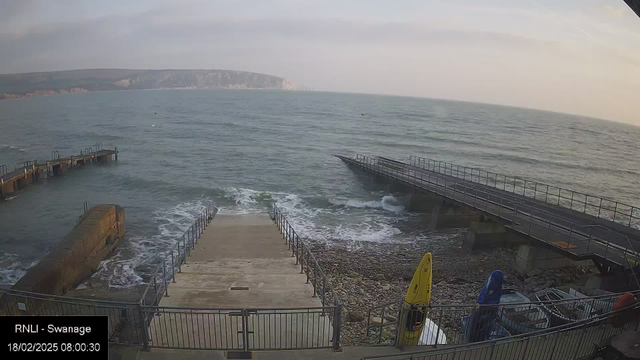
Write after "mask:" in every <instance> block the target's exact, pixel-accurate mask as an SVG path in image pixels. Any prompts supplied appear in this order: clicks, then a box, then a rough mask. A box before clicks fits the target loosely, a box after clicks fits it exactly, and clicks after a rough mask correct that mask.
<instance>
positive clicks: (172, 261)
mask: <svg viewBox="0 0 640 360" xmlns="http://www.w3.org/2000/svg"><path fill="white" fill-rule="evenodd" d="M217 213H218V208H217V207H215V206H213V205H208V206H207V207H206V208H205V209H204V210H202V211H201V212H200V213H199V214H198V215H197V216H196V219H195V220H194V222H193V224H191V226H190V227H189V229H188V230H187V231H186V232H185V233H184V234H182V237H180V239H178V241H177V243H176V244H175V245H174V246H173V248H172V249H171V250H169V251H168V252H167V253H166V254H164V255H163V256H162V257H161V259H160V263H159V264H158V265H156V267H155V268H154V269H153V270H152V272H151V278H150V280H149V282H148V284H147V286H146V287H145V289H144V292H143V293H142V297H141V299H140V302H141V304H142V305H152V306H155V305H158V304H159V303H160V299H162V297H163V296H169V283H170V282H176V276H175V275H176V272H181V271H182V264H185V263H186V262H187V257H188V256H189V255H191V250H193V249H194V248H195V246H196V244H197V243H198V239H199V238H200V236H201V235H202V233H203V232H204V230H205V229H206V228H207V226H208V225H209V223H210V222H211V221H212V220H213V218H214V217H215V216H216V214H217Z"/></svg>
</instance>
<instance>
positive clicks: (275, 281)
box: [170, 273, 306, 291]
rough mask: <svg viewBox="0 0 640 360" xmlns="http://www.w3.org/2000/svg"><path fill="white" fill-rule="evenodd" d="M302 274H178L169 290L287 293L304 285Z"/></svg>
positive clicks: (304, 280)
mask: <svg viewBox="0 0 640 360" xmlns="http://www.w3.org/2000/svg"><path fill="white" fill-rule="evenodd" d="M305 283H306V276H305V275H303V274H290V275H286V274H251V275H250V274H207V273H179V274H176V282H175V283H172V284H171V286H170V289H178V288H180V289H203V290H221V289H226V290H228V289H230V288H232V287H249V289H255V290H257V289H264V290H268V289H280V290H282V291H287V289H289V288H290V287H291V285H292V284H296V285H297V284H301V285H302V284H305Z"/></svg>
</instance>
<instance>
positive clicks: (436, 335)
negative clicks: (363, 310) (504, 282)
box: [366, 289, 640, 347]
mask: <svg viewBox="0 0 640 360" xmlns="http://www.w3.org/2000/svg"><path fill="white" fill-rule="evenodd" d="M510 291H511V290H509V289H505V290H504V292H503V294H506V293H507V292H510ZM511 292H512V291H511ZM631 293H632V294H634V295H636V296H638V295H640V291H634V292H631ZM623 294H624V293H617V294H609V295H601V296H594V297H588V298H573V299H561V300H548V299H545V301H530V302H512V303H502V304H499V305H478V304H466V305H415V306H411V307H408V306H407V305H404V304H403V303H402V302H401V303H388V304H384V305H379V306H376V307H373V308H370V309H369V311H368V314H367V330H366V331H367V334H366V335H367V338H366V340H367V344H370V345H389V346H397V347H402V346H404V345H407V344H411V345H419V346H433V347H439V346H450V345H459V344H466V343H472V342H478V341H484V340H489V339H491V340H493V339H497V338H505V337H511V336H515V335H519V334H523V333H528V332H535V331H538V330H544V329H553V328H555V327H558V326H562V325H565V324H567V323H571V322H576V321H580V320H584V319H588V318H592V317H596V316H598V315H601V314H605V313H608V312H610V311H611V310H612V308H613V303H614V302H615V301H616V300H618V299H619V298H620V296H622V295H623ZM418 313H419V314H421V315H420V316H419V318H420V320H421V321H423V322H424V327H426V328H428V330H427V333H425V334H422V333H420V334H417V333H416V334H411V333H408V332H407V327H408V326H407V321H410V320H412V319H414V320H415V319H416V318H417V316H416V314H418ZM409 328H410V327H409Z"/></svg>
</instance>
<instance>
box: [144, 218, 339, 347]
mask: <svg viewBox="0 0 640 360" xmlns="http://www.w3.org/2000/svg"><path fill="white" fill-rule="evenodd" d="M175 280H176V282H175V283H172V284H171V286H170V287H169V297H164V298H163V299H162V301H161V304H160V305H161V306H160V307H159V308H158V309H157V313H156V315H155V316H154V317H153V320H152V321H151V323H150V326H149V336H150V339H151V340H150V344H149V345H150V346H151V347H174V348H203V349H245V350H247V349H248V350H259V349H285V348H317V347H330V346H331V340H332V334H333V330H332V326H331V320H330V316H329V315H330V314H329V312H331V311H335V309H332V308H329V309H327V308H323V307H322V304H321V301H320V300H319V299H318V298H317V297H313V287H312V285H311V284H307V283H306V276H305V275H304V274H301V273H300V266H299V265H296V261H295V258H294V257H292V256H291V251H290V250H289V247H288V245H286V244H285V241H284V239H283V237H282V235H281V234H280V232H279V230H278V228H277V227H276V225H275V224H274V223H273V221H272V220H271V218H270V217H269V215H268V214H266V213H261V214H243V215H224V214H218V215H216V217H215V218H214V220H213V221H212V222H211V224H210V226H209V227H207V229H206V230H205V231H204V233H203V235H202V236H201V237H200V239H199V240H198V243H197V244H196V246H195V249H194V250H192V252H191V256H190V257H188V258H187V263H186V264H184V265H182V272H180V273H177V274H176V276H175ZM331 315H332V314H331Z"/></svg>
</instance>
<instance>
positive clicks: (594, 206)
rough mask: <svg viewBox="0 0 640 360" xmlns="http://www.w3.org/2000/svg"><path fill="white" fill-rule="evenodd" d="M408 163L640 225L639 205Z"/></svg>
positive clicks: (413, 159) (433, 163)
mask: <svg viewBox="0 0 640 360" xmlns="http://www.w3.org/2000/svg"><path fill="white" fill-rule="evenodd" d="M409 164H410V165H411V166H415V167H419V168H421V169H425V170H429V171H433V172H436V173H439V174H443V175H447V176H452V177H455V178H459V179H464V180H467V181H471V182H473V183H476V184H481V185H485V186H489V187H493V188H496V189H499V190H503V191H507V192H511V193H514V194H518V195H522V196H525V197H528V198H532V199H535V200H539V201H543V202H546V203H549V204H553V205H556V206H560V207H563V208H567V209H571V210H574V211H578V212H581V213H585V214H588V215H592V216H595V217H598V218H602V219H605V220H609V221H614V222H616V223H618V224H621V225H625V226H628V227H632V226H638V225H640V208H638V207H637V206H632V205H628V204H625V203H623V202H620V201H616V200H612V199H607V198H604V197H601V196H596V195H591V194H586V193H583V192H579V191H575V190H571V189H565V188H561V187H558V186H553V185H549V184H545V183H541V182H537V181H532V180H527V179H523V178H521V177H518V176H509V175H504V174H498V173H495V172H491V171H486V170H483V169H478V168H474V167H468V166H461V165H457V164H452V163H447V162H444V161H439V160H433V159H429V158H423V157H419V156H413V155H411V156H409Z"/></svg>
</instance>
